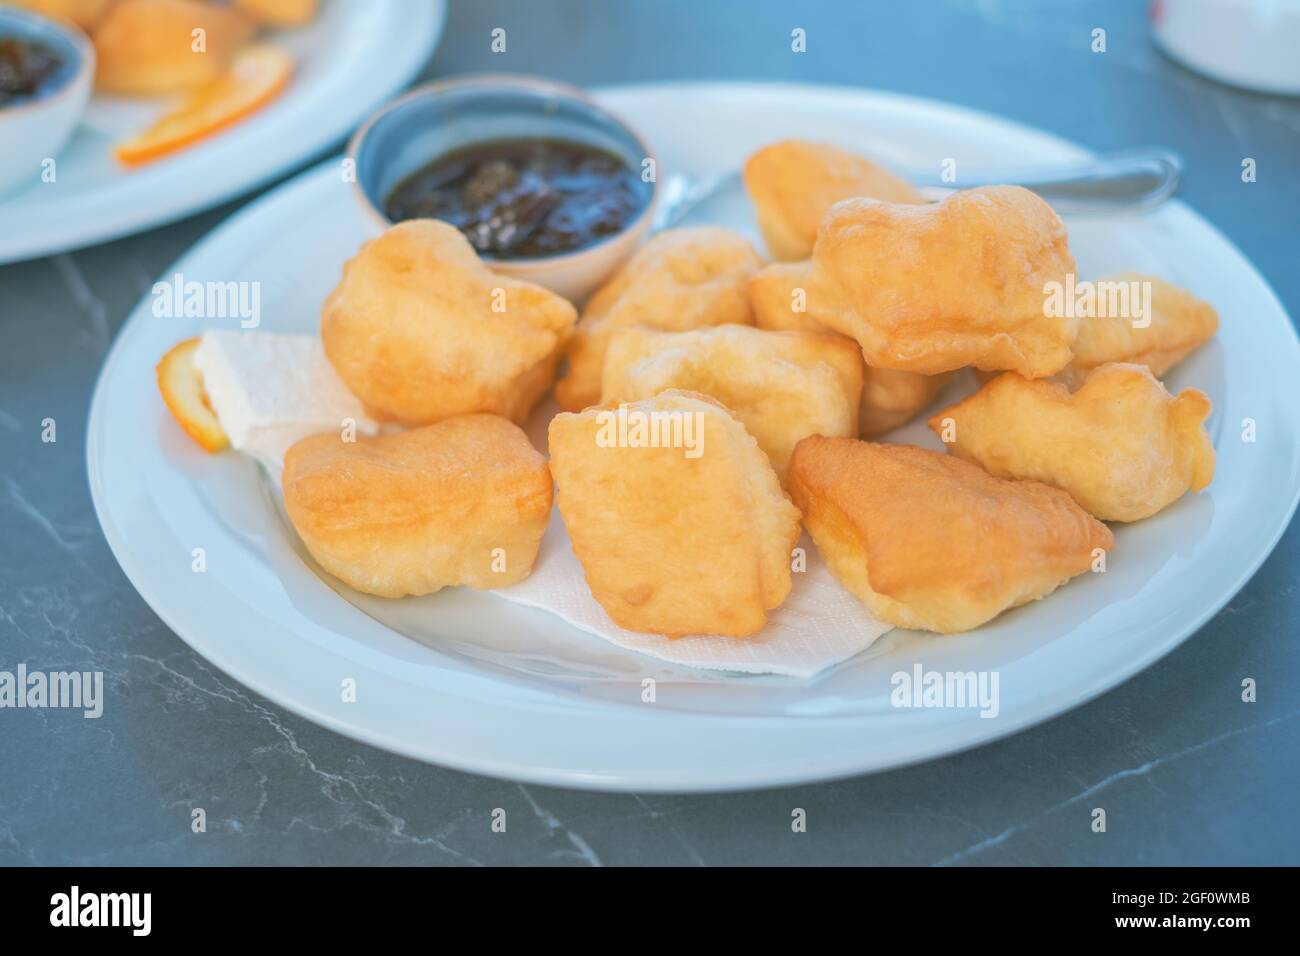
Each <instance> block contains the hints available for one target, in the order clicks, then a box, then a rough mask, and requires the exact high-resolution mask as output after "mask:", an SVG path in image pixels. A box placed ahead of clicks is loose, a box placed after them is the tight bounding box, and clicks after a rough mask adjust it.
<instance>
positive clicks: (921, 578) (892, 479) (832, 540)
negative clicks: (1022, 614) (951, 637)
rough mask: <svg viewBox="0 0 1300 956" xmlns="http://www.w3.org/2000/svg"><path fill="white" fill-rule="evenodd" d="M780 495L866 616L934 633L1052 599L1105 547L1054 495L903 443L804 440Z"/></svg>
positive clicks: (1088, 523)
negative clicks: (785, 492)
mask: <svg viewBox="0 0 1300 956" xmlns="http://www.w3.org/2000/svg"><path fill="white" fill-rule="evenodd" d="M790 492H791V494H792V495H793V497H794V500H795V503H796V504H797V505H798V506H799V508H800V509H801V510H802V512H803V521H804V527H805V528H807V529H808V533H809V534H811V535H812V538H813V541H815V542H816V544H817V549H818V551H819V552H820V553H821V556H822V558H823V559H825V561H826V563H827V565H828V566H829V567H830V570H831V573H832V574H834V575H835V577H836V579H837V580H838V581H839V582H840V583H841V584H842V585H844V587H845V588H847V589H848V590H849V592H850V593H852V594H853V595H854V596H856V597H857V598H858V599H859V600H861V601H862V602H863V603H864V604H866V605H867V607H868V608H869V609H870V610H871V613H872V614H874V615H875V616H876V617H878V618H880V619H881V620H882V621H888V622H889V623H891V624H896V625H898V626H899V627H911V628H920V629H922V630H927V631H938V632H939V633H941V634H950V633H954V632H956V631H966V630H970V629H971V628H973V627H978V626H979V625H981V624H983V623H985V622H986V621H989V620H991V619H993V618H994V617H996V616H997V615H999V614H1001V613H1002V612H1003V611H1005V610H1007V609H1008V608H1012V607H1016V606H1018V605H1020V604H1025V603H1027V602H1029V601H1033V600H1037V599H1038V598H1041V597H1043V596H1045V595H1047V594H1049V593H1051V592H1052V591H1054V590H1056V588H1058V587H1060V586H1061V585H1062V584H1064V583H1065V582H1066V581H1068V580H1069V579H1070V578H1072V577H1074V576H1075V575H1076V574H1082V573H1083V572H1084V571H1087V570H1089V568H1090V567H1091V566H1092V565H1093V562H1094V560H1095V559H1096V557H1097V554H1096V552H1097V551H1098V550H1101V551H1108V550H1110V548H1111V546H1112V545H1113V544H1114V538H1113V537H1112V535H1111V533H1110V530H1109V529H1108V528H1107V527H1106V526H1105V525H1104V524H1102V523H1101V522H1099V521H1097V520H1096V519H1094V518H1093V517H1092V516H1091V515H1089V514H1088V513H1087V512H1085V511H1084V510H1083V509H1082V508H1080V507H1079V506H1078V505H1077V504H1075V503H1074V501H1073V500H1072V499H1071V498H1070V496H1069V495H1067V494H1066V493H1065V492H1063V491H1060V490H1058V489H1056V488H1052V487H1049V486H1048V485H1044V484H1040V483H1039V482H1036V481H1004V480H1003V479H1001V478H993V477H991V476H990V475H988V474H986V473H985V472H984V471H983V470H982V469H980V468H979V467H977V466H975V465H972V464H970V463H969V462H965V461H962V460H961V459H959V458H954V457H952V456H951V455H943V454H940V453H938V452H932V451H926V450H924V449H921V448H916V447H913V446H911V445H880V444H875V443H872V442H862V441H854V440H852V439H848V438H820V437H813V438H805V439H804V440H803V441H801V442H800V443H799V444H798V446H797V447H796V448H795V450H794V458H793V460H792V461H791V464H790Z"/></svg>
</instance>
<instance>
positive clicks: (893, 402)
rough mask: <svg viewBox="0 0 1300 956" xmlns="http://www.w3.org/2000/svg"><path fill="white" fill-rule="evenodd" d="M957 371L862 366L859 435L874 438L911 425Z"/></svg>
mask: <svg viewBox="0 0 1300 956" xmlns="http://www.w3.org/2000/svg"><path fill="white" fill-rule="evenodd" d="M956 375H957V373H956V372H941V373H940V374H938V375H922V374H920V373H919V372H900V371H898V370H897V369H892V368H872V367H871V366H870V365H864V366H863V375H862V410H861V412H860V414H859V415H858V426H859V434H860V435H861V436H862V437H863V438H874V437H875V436H877V435H883V434H884V433H885V432H887V431H892V430H893V429H895V428H897V427H898V426H900V425H905V424H907V423H908V422H910V421H911V420H912V419H913V418H915V417H916V416H917V414H918V413H919V412H920V411H921V410H922V409H923V408H925V407H926V406H927V405H929V404H930V403H931V402H932V401H934V397H935V396H936V395H938V394H939V392H941V391H942V390H943V387H944V386H945V385H947V384H948V383H949V382H951V381H952V380H953V378H954V377H955V376H956Z"/></svg>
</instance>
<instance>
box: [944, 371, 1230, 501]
mask: <svg viewBox="0 0 1300 956" xmlns="http://www.w3.org/2000/svg"><path fill="white" fill-rule="evenodd" d="M1209 414H1210V400H1209V399H1208V398H1206V396H1205V393H1204V392H1200V391H1197V390H1196V389H1194V388H1187V389H1183V391H1182V392H1180V393H1179V394H1178V397H1177V398H1175V397H1173V396H1172V395H1170V394H1169V393H1168V392H1167V391H1165V387H1164V386H1163V385H1161V384H1160V383H1159V382H1158V381H1156V379H1155V377H1154V376H1153V375H1152V374H1151V372H1150V370H1149V369H1147V368H1146V367H1145V366H1142V365H1121V364H1112V365H1103V366H1101V367H1100V368H1097V369H1095V370H1093V372H1092V373H1091V374H1090V375H1089V376H1088V378H1087V381H1085V382H1084V384H1083V387H1082V388H1080V389H1079V390H1078V391H1077V392H1075V393H1074V394H1073V395H1072V394H1070V390H1069V389H1068V388H1067V387H1066V386H1065V385H1063V384H1061V383H1059V382H1044V381H1036V382H1031V381H1028V380H1026V379H1024V378H1021V377H1020V376H1019V375H1016V374H1015V373H1012V372H1008V373H1007V374H1005V375H1000V376H998V377H997V378H996V379H994V380H993V381H992V382H990V383H989V384H987V385H985V386H984V387H983V388H981V389H980V390H979V391H978V392H976V393H975V394H974V395H972V396H971V397H970V398H968V399H966V400H965V401H963V402H959V403H958V404H956V405H954V406H952V407H951V408H946V409H944V410H943V411H941V412H939V413H938V414H936V415H935V416H934V417H933V418H931V419H930V428H931V429H933V430H934V431H935V432H936V433H937V434H939V435H940V437H942V438H944V439H945V440H948V439H949V438H951V439H952V440H951V441H950V442H949V445H948V447H949V448H950V449H951V450H952V452H953V453H954V454H956V455H959V456H961V457H962V458H966V459H969V460H971V461H975V462H978V463H979V464H981V465H983V466H984V468H985V469H986V470H987V471H988V472H989V473H990V474H992V475H997V476H999V477H1003V478H1033V479H1036V480H1038V481H1043V482H1046V483H1047V484H1050V485H1054V486H1056V487H1057V488H1061V489H1064V490H1065V491H1068V492H1069V493H1070V494H1071V495H1072V496H1073V497H1074V500H1075V501H1077V502H1079V504H1081V505H1083V507H1084V508H1086V509H1087V510H1088V511H1090V512H1091V513H1092V514H1094V515H1096V516H1097V517H1098V518H1101V519H1102V520H1104V521H1137V520H1138V519H1140V518H1146V517H1149V516H1150V515H1153V514H1155V513H1156V512H1157V511H1160V510H1161V509H1162V508H1165V507H1167V506H1168V505H1170V504H1172V503H1173V502H1175V501H1177V500H1178V499H1179V498H1181V497H1182V496H1183V494H1184V493H1185V492H1186V491H1187V489H1188V488H1191V489H1192V490H1193V491H1200V490H1201V489H1202V488H1204V487H1206V486H1207V485H1208V484H1209V483H1210V481H1211V479H1212V478H1213V477H1214V446H1213V445H1212V444H1210V438H1209V436H1208V435H1206V433H1205V429H1204V427H1203V425H1202V423H1203V422H1204V421H1205V419H1206V418H1207V417H1208V416H1209Z"/></svg>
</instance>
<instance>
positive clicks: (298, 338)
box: [194, 330, 379, 480]
mask: <svg viewBox="0 0 1300 956" xmlns="http://www.w3.org/2000/svg"><path fill="white" fill-rule="evenodd" d="M194 364H195V366H196V367H197V368H198V370H199V374H201V375H202V376H203V388H204V390H205V391H206V392H207V395H208V403H209V404H210V405H211V406H212V410H213V411H214V412H216V414H217V418H218V419H220V420H221V427H222V428H223V429H225V432H226V434H227V435H229V436H230V444H231V446H232V447H233V448H235V449H236V450H237V451H241V452H243V453H244V454H246V455H251V456H252V457H254V458H256V459H257V460H258V461H260V462H262V463H263V464H264V465H265V466H266V467H267V468H268V469H269V470H270V471H271V474H272V475H273V476H274V477H275V478H276V479H277V480H278V479H279V477H280V472H281V470H282V469H283V467H284V453H285V452H286V451H287V450H288V449H289V446H290V445H292V444H293V443H294V442H296V441H298V440H299V439H302V438H306V437H307V436H308V435H316V434H319V433H320V432H329V431H332V432H338V433H340V434H342V433H343V430H344V429H345V428H348V427H349V423H353V425H354V426H355V430H356V434H358V435H373V434H375V433H376V432H377V431H378V430H379V426H378V424H377V423H376V422H375V421H374V420H373V419H371V418H370V417H369V416H368V415H367V414H366V412H365V408H364V407H363V406H362V404H361V402H360V400H359V399H358V398H357V397H356V396H355V395H353V394H352V393H351V392H349V391H348V389H347V386H346V385H344V384H343V382H342V380H341V379H340V378H339V377H338V374H337V373H336V372H335V371H334V368H333V367H332V366H331V365H330V363H329V360H328V359H327V358H326V357H325V350H324V348H323V347H322V346H321V342H320V339H319V338H318V337H316V336H315V335H288V334H283V333H278V332H237V331H224V330H214V331H209V332H204V333H203V337H202V339H201V340H200V341H199V347H198V348H197V349H196V350H195V352H194Z"/></svg>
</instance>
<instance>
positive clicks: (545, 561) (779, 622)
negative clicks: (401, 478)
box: [209, 333, 890, 677]
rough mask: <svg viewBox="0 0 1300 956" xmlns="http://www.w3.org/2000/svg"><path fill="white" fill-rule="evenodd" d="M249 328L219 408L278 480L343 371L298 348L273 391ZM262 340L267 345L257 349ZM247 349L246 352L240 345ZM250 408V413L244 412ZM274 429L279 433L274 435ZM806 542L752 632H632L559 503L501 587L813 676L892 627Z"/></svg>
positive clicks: (610, 626)
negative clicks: (613, 612)
mask: <svg viewBox="0 0 1300 956" xmlns="http://www.w3.org/2000/svg"><path fill="white" fill-rule="evenodd" d="M242 336H243V337H241V334H234V335H233V336H227V337H226V338H224V339H223V340H222V341H223V342H224V343H225V344H226V345H227V346H228V347H230V348H231V349H232V350H233V352H232V355H233V357H234V359H236V360H232V361H229V362H227V363H226V364H227V365H228V366H229V368H228V369H227V372H228V374H226V376H225V380H223V383H222V384H223V387H222V388H221V389H217V390H212V389H210V390H209V398H210V400H211V402H212V406H213V411H215V412H216V414H217V417H218V419H220V420H221V422H222V425H223V426H225V427H226V428H227V430H228V431H230V430H231V429H232V427H233V426H235V425H238V426H239V428H238V429H236V430H235V431H232V432H231V433H232V436H233V435H234V434H236V433H238V434H240V435H245V433H247V437H248V438H249V440H250V441H251V442H252V444H251V445H250V446H249V447H247V448H243V449H241V450H242V451H245V452H246V453H249V454H252V455H253V457H254V458H256V459H257V460H258V461H260V462H261V463H262V465H263V467H264V468H265V469H266V471H267V473H268V474H269V475H270V476H271V478H272V480H273V481H274V483H275V484H276V486H277V488H278V487H279V485H280V476H281V473H282V471H283V469H284V460H283V456H284V450H285V449H286V448H287V447H288V446H289V444H291V440H290V439H289V438H286V435H287V433H288V432H289V431H292V430H293V429H295V428H296V429H298V430H299V432H300V434H299V436H298V437H301V435H305V434H311V433H314V432H315V431H319V430H320V429H321V428H322V427H326V426H324V425H321V424H320V423H319V422H316V421H315V419H314V418H313V416H314V415H316V414H317V413H318V412H319V406H320V405H321V404H322V403H324V404H326V405H329V404H330V403H329V402H325V401H324V399H323V398H322V394H323V393H325V392H328V391H329V389H326V388H324V386H322V384H321V382H322V381H323V380H324V379H326V378H328V377H330V376H333V374H334V373H333V370H332V369H331V368H330V366H329V365H328V364H327V362H326V359H325V355H324V353H323V352H321V351H320V350H319V349H318V348H317V349H314V350H313V349H301V348H296V347H295V351H294V355H293V357H292V362H291V364H292V365H293V366H294V374H293V375H291V376H285V377H284V378H283V379H282V380H281V381H280V382H279V383H278V388H277V390H276V391H275V392H274V393H271V392H268V390H267V389H265V387H264V382H265V378H266V371H265V368H264V367H263V366H264V365H265V363H264V362H259V361H255V359H257V358H258V355H260V353H261V352H263V351H265V348H266V347H269V346H270V344H273V343H272V340H271V339H270V338H269V337H268V336H267V334H266V333H242ZM247 336H257V338H255V339H249V338H247ZM306 338H307V337H306V336H287V335H286V336H280V337H279V339H278V340H279V341H280V342H281V344H282V345H294V343H295V342H297V340H299V339H306ZM254 343H260V345H259V346H258V347H257V348H254V347H253V345H254ZM241 344H242V346H241ZM298 344H301V343H298ZM241 347H243V348H244V349H245V352H243V353H241V352H240V351H239V349H240V348H241ZM240 409H243V411H242V413H240V414H236V413H237V412H239V411H240ZM250 410H251V411H250ZM253 412H256V413H257V414H252V413H253ZM551 414H553V410H548V409H542V410H540V411H539V413H538V414H537V415H535V416H534V418H535V421H533V422H532V423H530V428H531V430H532V431H533V433H534V434H533V436H532V441H533V442H534V444H535V445H537V447H539V448H543V449H544V448H545V447H546V437H545V428H546V422H547V421H549V419H550V416H551ZM250 415H252V418H251V419H250ZM327 418H328V427H333V424H334V422H335V421H336V419H337V416H335V415H334V414H333V412H331V413H330V414H329V416H327ZM237 419H238V421H237ZM250 420H255V421H256V424H257V426H258V427H257V428H256V429H250V428H248V427H246V426H247V425H248V421H250ZM268 436H269V437H270V438H275V439H276V440H274V441H270V440H269V438H268ZM799 546H800V547H801V548H803V550H804V555H805V558H806V570H803V571H797V572H795V573H794V586H793V588H792V590H791V593H790V596H789V597H788V598H786V600H785V603H783V604H782V605H781V606H780V607H779V608H777V609H776V610H775V611H774V612H772V614H771V615H770V616H769V617H768V622H767V626H766V627H764V628H763V630H762V631H760V632H759V633H758V634H756V635H754V636H752V637H717V636H711V635H699V636H692V637H679V638H667V637H664V636H663V635H661V634H638V633H636V632H634V631H625V630H623V629H622V628H621V627H619V626H618V625H617V624H615V623H614V622H613V621H611V620H610V619H609V616H608V615H607V614H606V613H605V610H604V608H602V607H601V606H600V605H599V604H598V603H597V602H596V599H595V598H594V597H592V595H591V590H590V589H589V588H588V587H587V581H586V578H585V577H584V576H583V573H582V565H581V564H579V563H578V558H577V556H576V555H574V553H573V547H572V545H571V544H570V543H569V535H568V532H567V531H566V530H565V527H564V521H563V519H562V518H561V517H560V511H559V508H555V509H554V510H553V511H552V513H551V522H550V525H549V526H548V527H547V529H546V535H545V537H543V539H542V547H541V551H540V552H539V554H538V556H537V563H536V565H535V566H534V568H533V573H532V574H531V575H529V576H528V577H527V578H526V579H525V580H523V581H521V582H520V583H518V584H514V585H511V586H510V587H508V588H498V589H497V590H495V591H494V592H492V593H494V594H497V595H499V596H501V597H503V598H505V599H506V600H508V601H514V602H515V603H517V604H524V605H527V606H528V607H535V608H540V609H542V610H544V611H550V612H551V613H552V614H555V615H556V616H558V617H560V618H562V619H563V620H565V621H567V622H568V623H569V624H572V625H573V626H574V627H576V628H578V629H580V630H583V631H587V632H589V633H591V634H594V635H596V636H597V637H601V638H604V639H605V640H607V641H609V642H610V643H611V644H616V645H617V646H619V647H622V648H626V649H627V650H632V651H638V652H640V653H642V654H648V655H650V656H651V657H657V658H659V659H660V660H664V661H668V662H669V663H673V664H682V665H685V666H688V667H699V668H705V669H708V670H723V671H738V672H741V673H746V674H782V675H786V676H789V677H812V676H813V675H814V674H816V673H818V672H819V671H822V670H825V669H826V668H827V667H830V666H831V665H833V664H838V663H840V662H841V661H844V660H847V659H848V658H850V657H852V656H853V655H855V654H857V653H859V652H861V651H863V650H866V649H867V648H868V647H870V646H871V645H872V643H873V642H874V641H875V640H876V638H878V637H880V635H882V634H884V633H885V632H886V631H888V630H889V629H890V626H889V625H887V624H883V623H881V622H880V621H877V620H876V619H875V618H874V617H872V616H871V615H870V614H869V613H868V612H867V609H866V608H865V607H864V606H863V605H862V604H861V603H860V602H858V601H857V600H856V599H855V598H854V597H852V596H851V595H850V594H849V593H848V592H847V591H845V590H844V588H842V587H840V585H839V584H838V583H837V582H836V581H835V579H834V578H833V577H831V573H830V571H828V570H827V569H826V566H825V565H823V564H822V562H821V559H820V558H819V557H818V556H817V550H816V548H815V547H814V546H813V545H812V542H811V541H809V540H808V536H807V535H804V537H803V540H801V541H800V543H799ZM724 573H725V572H724Z"/></svg>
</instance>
